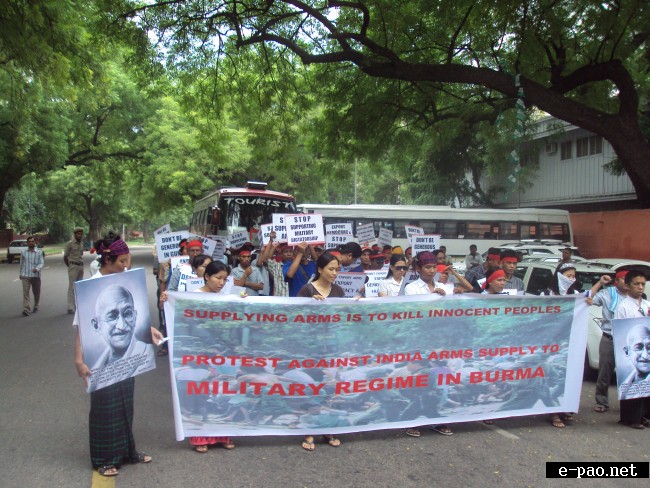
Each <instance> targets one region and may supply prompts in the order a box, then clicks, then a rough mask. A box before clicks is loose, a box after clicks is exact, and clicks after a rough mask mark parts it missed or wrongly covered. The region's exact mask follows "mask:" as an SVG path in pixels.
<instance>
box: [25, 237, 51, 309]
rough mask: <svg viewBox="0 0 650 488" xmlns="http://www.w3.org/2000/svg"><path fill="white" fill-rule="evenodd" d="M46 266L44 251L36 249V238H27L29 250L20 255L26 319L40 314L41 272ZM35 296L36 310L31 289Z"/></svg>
mask: <svg viewBox="0 0 650 488" xmlns="http://www.w3.org/2000/svg"><path fill="white" fill-rule="evenodd" d="M44 264H45V257H44V256H43V251H41V250H40V249H38V248H37V247H36V239H34V236H29V237H28V238H27V249H25V250H24V251H23V252H21V253H20V281H21V282H22V284H23V315H24V316H25V317H27V316H29V315H31V314H32V312H34V313H36V312H38V301H39V300H40V299H41V270H42V269H43V265H44ZM30 287H31V289H32V293H33V294H34V308H33V309H32V308H31V303H30V299H29V289H30Z"/></svg>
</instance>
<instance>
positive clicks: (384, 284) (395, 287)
mask: <svg viewBox="0 0 650 488" xmlns="http://www.w3.org/2000/svg"><path fill="white" fill-rule="evenodd" d="M407 270H408V262H407V260H406V256H404V254H393V255H392V256H391V257H390V268H389V269H388V274H387V275H386V278H385V279H383V280H382V281H380V282H379V292H378V295H379V296H380V297H396V296H397V295H399V291H400V290H401V289H402V281H403V280H404V275H405V274H406V271H407Z"/></svg>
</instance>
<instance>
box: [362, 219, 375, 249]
mask: <svg viewBox="0 0 650 488" xmlns="http://www.w3.org/2000/svg"><path fill="white" fill-rule="evenodd" d="M375 239H376V237H375V225H374V224H373V223H372V222H371V223H369V224H362V225H359V226H357V240H358V241H359V244H365V243H367V242H371V241H374V240H375Z"/></svg>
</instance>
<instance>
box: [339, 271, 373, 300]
mask: <svg viewBox="0 0 650 488" xmlns="http://www.w3.org/2000/svg"><path fill="white" fill-rule="evenodd" d="M365 281H366V275H365V274H364V273H339V274H337V275H336V280H335V281H334V283H336V284H337V285H339V286H340V287H341V288H343V291H344V292H345V297H346V298H355V297H358V296H359V295H360V293H361V289H362V288H363V284H364V283H365Z"/></svg>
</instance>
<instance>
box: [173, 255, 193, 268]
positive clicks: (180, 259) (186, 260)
mask: <svg viewBox="0 0 650 488" xmlns="http://www.w3.org/2000/svg"><path fill="white" fill-rule="evenodd" d="M169 261H170V263H171V266H170V268H171V270H172V271H173V270H174V269H176V266H178V265H180V264H190V257H189V256H174V257H173V258H171V259H170V260H169Z"/></svg>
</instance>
